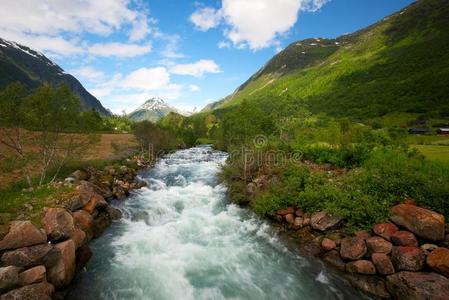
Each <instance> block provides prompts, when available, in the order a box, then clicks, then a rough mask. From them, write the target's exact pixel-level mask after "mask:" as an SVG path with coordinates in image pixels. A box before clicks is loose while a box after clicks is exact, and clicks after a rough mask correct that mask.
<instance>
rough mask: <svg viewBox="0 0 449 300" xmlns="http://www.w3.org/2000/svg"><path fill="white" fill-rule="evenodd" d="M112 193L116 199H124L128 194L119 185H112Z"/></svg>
mask: <svg viewBox="0 0 449 300" xmlns="http://www.w3.org/2000/svg"><path fill="white" fill-rule="evenodd" d="M112 194H113V195H114V197H115V198H117V199H118V200H125V199H126V197H127V196H128V194H127V192H126V191H125V190H124V189H123V187H121V186H114V188H113V189H112Z"/></svg>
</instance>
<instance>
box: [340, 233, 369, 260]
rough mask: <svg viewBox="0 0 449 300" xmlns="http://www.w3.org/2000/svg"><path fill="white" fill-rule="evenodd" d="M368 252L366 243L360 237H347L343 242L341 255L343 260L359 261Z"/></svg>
mask: <svg viewBox="0 0 449 300" xmlns="http://www.w3.org/2000/svg"><path fill="white" fill-rule="evenodd" d="M366 252H367V248H366V244H365V241H364V240H363V239H361V238H358V237H347V238H344V239H342V240H341V248H340V255H341V257H342V258H343V259H347V260H359V259H361V258H362V257H363V256H364V255H365V254H366Z"/></svg>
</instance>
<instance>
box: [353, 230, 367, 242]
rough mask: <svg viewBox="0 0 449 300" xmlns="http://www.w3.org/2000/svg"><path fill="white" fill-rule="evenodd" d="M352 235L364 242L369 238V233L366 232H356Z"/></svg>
mask: <svg viewBox="0 0 449 300" xmlns="http://www.w3.org/2000/svg"><path fill="white" fill-rule="evenodd" d="M354 235H355V236H356V237H358V238H361V239H364V240H367V239H369V238H370V237H371V233H369V232H368V231H366V230H361V231H357V232H356V233H355V234H354Z"/></svg>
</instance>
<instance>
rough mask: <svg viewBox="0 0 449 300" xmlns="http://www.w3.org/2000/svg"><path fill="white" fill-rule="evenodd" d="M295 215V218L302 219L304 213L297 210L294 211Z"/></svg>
mask: <svg viewBox="0 0 449 300" xmlns="http://www.w3.org/2000/svg"><path fill="white" fill-rule="evenodd" d="M295 215H296V216H297V217H304V211H303V210H302V209H297V210H296V211H295Z"/></svg>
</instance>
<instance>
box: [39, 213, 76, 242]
mask: <svg viewBox="0 0 449 300" xmlns="http://www.w3.org/2000/svg"><path fill="white" fill-rule="evenodd" d="M42 227H43V228H44V230H45V232H46V233H47V236H48V239H49V240H50V241H55V242H56V241H61V240H66V239H69V238H70V237H72V235H73V233H74V231H75V225H74V223H73V217H72V215H71V214H70V213H69V212H68V211H67V210H66V209H64V208H49V209H47V211H46V212H45V215H44V218H43V219H42Z"/></svg>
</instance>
